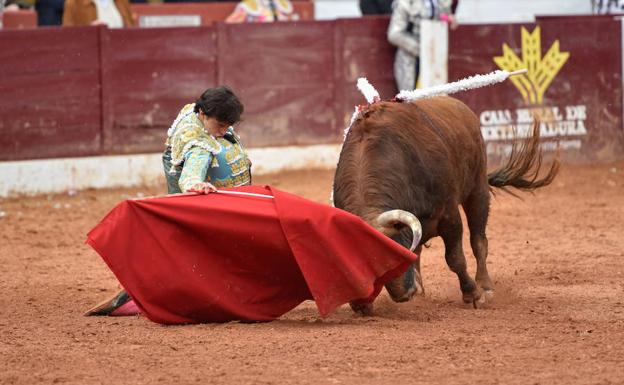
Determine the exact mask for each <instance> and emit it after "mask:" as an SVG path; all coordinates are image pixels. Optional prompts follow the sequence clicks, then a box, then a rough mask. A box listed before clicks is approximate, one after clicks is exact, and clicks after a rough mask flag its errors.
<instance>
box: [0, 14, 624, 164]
mask: <svg viewBox="0 0 624 385" xmlns="http://www.w3.org/2000/svg"><path fill="white" fill-rule="evenodd" d="M567 20H568V19H549V20H542V21H539V22H538V24H537V25H533V24H531V25H474V26H461V27H460V28H459V29H458V30H457V31H454V32H452V33H451V34H450V40H449V52H450V55H449V80H451V81H453V80H457V79H460V78H463V77H466V76H469V75H473V74H476V73H487V72H490V71H492V70H494V69H497V68H498V67H499V64H500V65H503V66H505V65H511V64H514V61H519V62H521V64H522V65H523V66H528V67H529V70H530V71H531V73H532V75H531V76H533V78H527V79H523V80H522V81H521V82H520V83H519V85H517V84H515V83H513V82H510V81H507V82H505V83H502V84H499V85H496V86H492V87H487V88H483V89H480V90H475V91H470V92H466V93H461V94H456V96H457V97H459V98H461V99H463V100H464V101H465V102H466V103H467V104H468V105H469V106H470V107H471V108H473V109H474V110H475V112H476V113H477V115H478V116H479V117H480V118H481V121H482V125H483V132H484V135H485V137H486V139H487V140H488V150H489V153H490V155H491V156H492V157H496V156H499V155H504V153H505V152H506V151H508V150H509V140H508V137H509V133H510V132H511V131H510V127H511V126H512V125H515V126H517V127H518V128H519V129H521V130H522V129H526V127H527V126H529V124H527V121H528V120H527V117H529V115H530V114H534V113H539V115H540V116H541V119H542V121H543V122H544V125H543V134H545V138H546V139H547V140H548V141H549V142H550V143H551V144H552V146H551V147H550V148H555V147H556V146H557V145H559V146H560V147H561V148H562V149H563V150H564V155H565V156H566V158H567V159H571V160H580V161H608V160H613V159H622V158H623V157H624V155H623V154H624V151H623V149H624V133H623V123H622V41H621V24H620V21H616V20H613V19H609V20H604V19H601V20H593V19H591V18H590V19H587V20H582V22H579V21H577V22H576V23H574V24H573V23H571V22H569V21H567ZM387 23H388V20H387V19H386V18H361V19H351V20H338V21H318V22H312V21H304V22H294V23H272V24H242V25H226V24H218V25H216V26H211V27H197V28H164V29H123V30H108V29H106V28H103V27H97V28H96V27H93V28H87V27H85V28H53V29H43V28H42V29H38V30H28V31H0V63H2V71H0V133H1V134H2V135H0V148H2V149H3V151H2V152H0V160H19V159H36V158H51V157H66V156H84V155H99V154H125V153H144V152H156V151H160V150H161V149H162V146H163V142H164V139H165V132H166V129H167V128H168V127H169V125H170V124H171V122H172V121H173V119H174V118H175V116H176V114H177V112H178V110H179V109H180V108H181V106H182V105H183V104H185V103H189V102H192V101H193V100H194V99H195V98H196V97H197V96H198V95H199V94H200V93H201V92H202V91H203V90H204V89H205V88H208V87H211V86H215V85H218V84H229V85H230V86H232V87H233V88H234V90H235V91H236V92H237V93H238V94H239V95H240V96H241V98H242V100H243V102H244V104H245V109H246V112H245V114H244V119H245V121H244V122H243V123H242V124H241V127H240V132H241V135H242V136H243V138H244V140H245V142H246V143H247V144H248V145H249V146H251V147H262V146H279V145H294V144H320V143H339V142H340V140H341V138H342V130H343V129H344V127H345V126H346V125H347V123H348V121H349V118H350V117H351V114H352V112H353V107H354V106H355V105H356V104H360V103H362V102H363V101H364V99H363V97H362V96H361V95H360V94H359V92H358V91H357V90H356V88H355V82H356V80H357V78H358V77H360V76H366V77H367V78H368V79H369V80H370V81H371V83H372V84H373V85H375V87H377V89H378V90H379V91H380V93H381V95H382V97H385V98H390V97H392V96H393V95H394V94H395V92H396V90H395V88H394V82H393V75H392V62H393V53H394V50H393V48H392V47H391V46H390V45H389V44H388V43H387V42H386V37H385V35H386V28H387ZM537 26H539V29H536V27H537ZM523 29H524V32H523ZM477 42H478V43H477ZM503 45H505V47H508V48H503ZM497 58H498V59H497ZM558 61H559V62H558ZM497 63H498V64H497ZM501 63H502V64H501ZM510 63H511V64H510ZM557 63H558V64H557ZM562 63H563V64H562ZM516 64H517V63H516ZM531 79H533V80H531Z"/></svg>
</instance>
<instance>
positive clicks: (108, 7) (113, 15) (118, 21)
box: [92, 0, 123, 28]
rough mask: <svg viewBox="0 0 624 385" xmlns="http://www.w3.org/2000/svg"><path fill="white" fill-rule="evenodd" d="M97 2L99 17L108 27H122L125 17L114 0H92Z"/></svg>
mask: <svg viewBox="0 0 624 385" xmlns="http://www.w3.org/2000/svg"><path fill="white" fill-rule="evenodd" d="M92 1H93V3H94V4H95V9H96V12H97V18H98V20H99V21H101V22H103V23H104V24H106V25H107V26H108V28H122V27H123V19H122V18H121V14H120V13H119V10H117V7H116V6H115V2H114V1H113V0H92Z"/></svg>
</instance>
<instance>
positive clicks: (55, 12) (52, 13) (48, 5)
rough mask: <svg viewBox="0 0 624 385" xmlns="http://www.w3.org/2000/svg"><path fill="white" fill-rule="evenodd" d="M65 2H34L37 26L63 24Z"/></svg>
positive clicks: (45, 0)
mask: <svg viewBox="0 0 624 385" xmlns="http://www.w3.org/2000/svg"><path fill="white" fill-rule="evenodd" d="M64 7H65V0H36V1H35V10H36V11H37V24H38V25H39V26H49V25H61V24H63V10H64Z"/></svg>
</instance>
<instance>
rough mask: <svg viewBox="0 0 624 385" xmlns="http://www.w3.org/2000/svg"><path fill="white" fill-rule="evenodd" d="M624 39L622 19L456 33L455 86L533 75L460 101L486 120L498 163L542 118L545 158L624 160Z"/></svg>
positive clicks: (453, 38) (451, 45)
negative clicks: (507, 74)
mask: <svg viewBox="0 0 624 385" xmlns="http://www.w3.org/2000/svg"><path fill="white" fill-rule="evenodd" d="M621 39H622V34H621V24H620V22H619V21H616V20H605V19H600V20H588V19H584V20H583V21H582V22H578V20H570V19H557V20H552V21H548V20H546V21H541V22H539V23H538V24H510V25H472V26H461V27H460V28H459V29H457V30H456V31H452V32H451V33H450V38H449V64H448V65H449V81H454V80H458V79H462V78H464V77H467V76H470V75H473V74H477V73H488V72H491V71H493V70H497V69H501V70H507V71H514V70H518V69H522V68H526V69H527V70H528V73H526V74H524V75H521V76H516V77H513V78H511V79H510V80H508V81H506V82H504V83H501V84H498V85H496V86H491V87H485V88H481V89H478V90H473V91H469V92H465V93H460V94H457V95H455V96H456V97H458V98H459V99H462V100H463V101H464V102H466V103H467V104H468V105H469V106H470V107H471V108H472V109H473V110H474V111H475V113H476V114H477V116H478V117H479V119H480V121H481V130H482V133H483V137H484V139H485V140H486V142H487V149H488V156H489V158H490V160H491V161H492V162H494V163H496V162H497V159H500V158H501V157H504V156H507V155H508V154H509V152H510V151H511V147H512V144H511V143H512V140H513V139H514V138H516V137H523V136H526V135H527V134H529V133H530V132H531V129H532V127H533V122H534V121H535V120H536V119H537V120H538V121H539V126H540V134H541V137H542V141H543V144H542V148H543V150H545V151H546V152H553V151H559V152H560V154H561V156H562V157H563V158H564V159H565V160H568V161H579V162H594V161H612V160H616V159H622V158H624V155H623V150H624V135H623V132H622V57H621V52H622V41H621Z"/></svg>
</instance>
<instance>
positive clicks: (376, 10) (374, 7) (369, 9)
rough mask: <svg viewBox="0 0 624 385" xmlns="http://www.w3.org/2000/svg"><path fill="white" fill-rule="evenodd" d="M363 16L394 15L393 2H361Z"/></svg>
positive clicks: (385, 0) (366, 0)
mask: <svg viewBox="0 0 624 385" xmlns="http://www.w3.org/2000/svg"><path fill="white" fill-rule="evenodd" d="M360 11H362V15H364V16H366V15H389V14H391V13H392V0H360Z"/></svg>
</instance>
